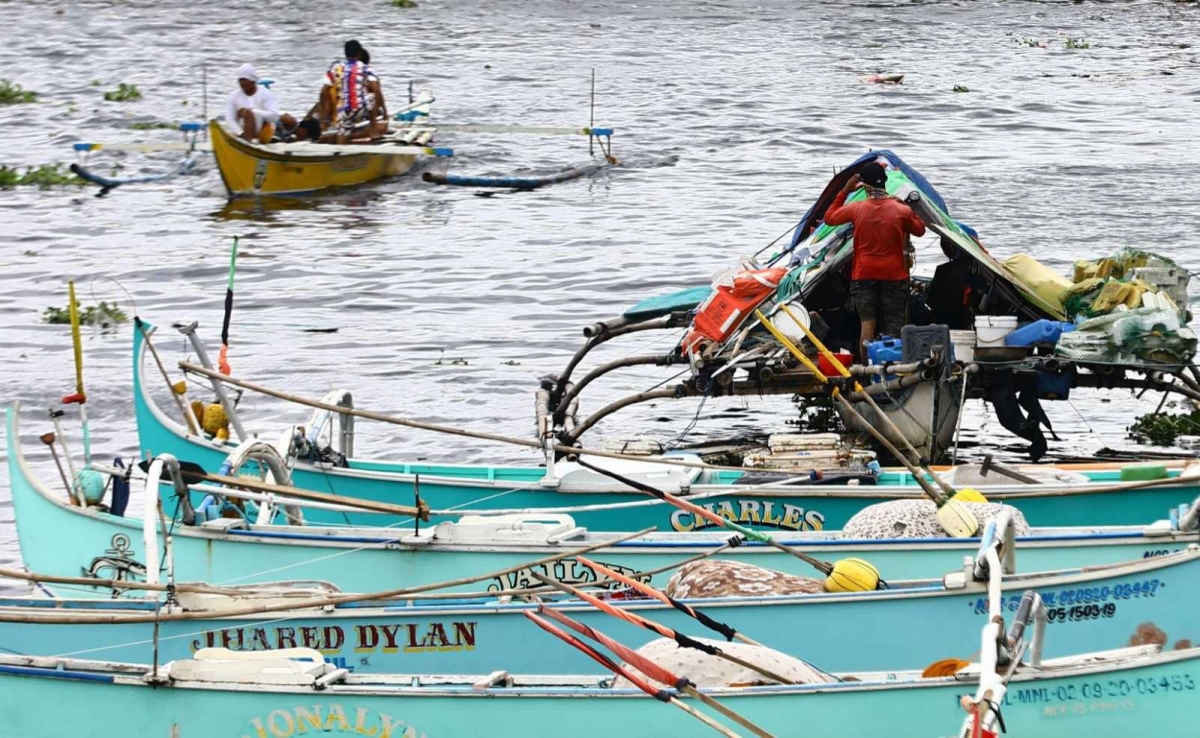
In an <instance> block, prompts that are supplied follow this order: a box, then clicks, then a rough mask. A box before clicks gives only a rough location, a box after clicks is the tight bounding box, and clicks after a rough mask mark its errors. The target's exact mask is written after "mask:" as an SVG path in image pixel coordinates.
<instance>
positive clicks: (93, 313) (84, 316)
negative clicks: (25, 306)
mask: <svg viewBox="0 0 1200 738" xmlns="http://www.w3.org/2000/svg"><path fill="white" fill-rule="evenodd" d="M42 322H43V323H49V324H51V325H70V324H71V312H70V310H68V309H67V308H58V307H48V308H46V309H45V310H44V311H43V312H42ZM79 322H80V323H81V324H83V325H93V326H96V327H98V328H101V329H105V330H109V329H112V328H115V327H116V326H117V325H119V324H121V323H128V322H129V316H128V315H126V314H125V311H124V310H122V309H121V308H119V307H118V306H117V305H115V304H114V303H110V302H105V301H103V300H101V301H100V304H99V305H89V306H87V307H85V308H82V309H81V310H80V311H79Z"/></svg>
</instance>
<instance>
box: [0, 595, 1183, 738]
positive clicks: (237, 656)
mask: <svg viewBox="0 0 1200 738" xmlns="http://www.w3.org/2000/svg"><path fill="white" fill-rule="evenodd" d="M990 607H991V610H992V612H991V613H990V617H989V621H990V622H989V623H988V624H987V625H986V626H985V627H984V628H983V634H982V637H981V639H980V641H977V643H981V644H982V650H981V651H980V653H981V658H980V662H979V663H978V664H967V663H966V662H961V664H960V663H955V664H953V666H952V668H950V669H947V670H946V672H932V673H930V674H929V675H926V673H925V672H920V671H882V670H872V671H866V672H854V673H839V674H832V675H829V674H822V673H821V672H819V671H817V672H815V673H813V672H808V673H809V674H810V676H809V678H808V679H806V680H805V683H799V684H770V683H768V684H767V685H766V686H729V685H728V683H727V682H726V681H725V680H723V679H720V678H714V677H712V676H705V675H701V674H698V673H697V672H696V671H695V669H702V666H697V665H696V664H694V663H693V664H691V665H684V666H683V667H682V668H679V669H678V672H679V673H678V674H676V673H675V670H673V668H672V667H670V666H664V665H663V660H662V659H661V658H657V659H656V658H652V657H649V656H647V655H646V654H647V652H646V651H643V652H642V653H638V652H635V651H633V650H632V649H629V648H627V647H624V646H623V644H621V643H620V641H617V640H614V639H613V638H611V637H609V636H606V635H605V634H604V633H602V632H597V631H596V630H595V629H593V628H589V627H587V626H582V627H581V628H578V629H577V632H580V633H581V634H583V635H584V636H585V637H590V638H593V639H595V640H596V641H597V642H598V643H603V644H604V646H605V647H607V648H608V649H610V650H611V651H612V652H613V653H614V655H616V658H617V659H623V660H624V661H625V663H624V664H620V663H617V662H616V661H614V660H613V659H612V658H610V657H608V656H606V655H604V654H603V653H602V652H601V651H598V650H596V648H592V647H591V646H589V645H587V644H585V643H583V642H582V641H581V640H579V639H578V638H576V637H575V636H572V635H569V634H568V633H566V632H564V631H563V630H561V629H560V628H558V627H557V626H556V625H555V624H554V623H551V622H550V621H548V620H546V619H542V618H541V617H540V616H536V615H532V614H531V615H530V619H532V620H534V623H535V624H537V625H538V626H539V627H541V628H543V629H545V630H547V631H548V632H550V633H551V634H553V635H555V636H556V637H557V638H559V639H560V640H564V641H566V642H567V643H569V644H570V645H571V646H572V647H574V648H576V649H578V650H580V651H584V650H585V649H586V651H587V652H588V654H589V656H590V657H591V658H593V659H594V660H596V661H597V662H599V663H601V664H602V665H603V666H604V667H605V668H607V669H609V670H610V671H611V672H612V674H613V675H617V676H619V677H620V678H619V679H614V678H613V677H612V676H607V675H606V676H598V675H591V676H563V677H554V676H541V677H524V676H514V675H512V674H511V673H510V672H509V671H508V670H497V671H494V672H492V673H489V674H483V673H480V674H479V675H476V676H461V675H441V676H436V675H430V674H428V673H406V674H388V675H382V674H360V673H353V672H351V671H350V670H349V669H346V668H340V667H337V666H335V665H332V664H329V663H327V662H326V661H325V659H324V658H323V655H322V653H321V652H320V651H318V650H315V649H312V648H300V649H288V650H284V651H276V652H266V653H238V652H231V651H229V650H226V649H221V648H213V649H203V650H201V651H199V652H197V653H196V654H195V656H194V657H193V658H181V659H176V660H173V661H170V662H169V663H160V662H159V661H154V662H152V663H140V664H126V663H119V662H111V661H87V660H79V659H73V658H56V657H51V656H44V657H40V656H16V655H8V654H5V655H0V690H3V693H4V694H5V695H6V697H7V699H9V700H10V701H11V702H12V703H13V704H20V705H22V708H23V709H20V710H14V711H12V712H11V714H10V715H9V716H8V717H7V722H8V725H9V730H11V731H13V733H14V734H17V735H21V736H22V737H23V738H51V736H55V737H57V736H60V735H89V736H94V737H95V738H124V736H128V735H172V736H174V735H179V736H188V735H192V734H197V735H204V736H213V737H214V738H217V737H219V738H225V737H228V738H235V737H236V736H257V737H259V738H266V737H267V736H272V737H274V738H283V737H284V736H291V735H299V734H303V733H306V732H309V731H314V732H321V733H322V734H331V735H346V736H350V735H367V736H377V738H384V737H385V736H392V737H393V738H417V737H418V736H429V737H430V738H439V737H449V736H468V735H477V734H479V730H480V726H487V731H488V733H489V735H495V736H513V737H514V738H515V737H517V736H520V738H560V736H562V735H563V726H564V725H570V726H571V728H570V733H571V735H572V736H578V738H592V737H593V736H596V737H597V738H598V737H599V736H610V735H612V733H613V730H614V727H613V726H614V724H616V723H619V726H620V727H619V728H618V729H619V731H620V733H621V735H623V736H631V737H633V738H643V737H644V738H660V737H661V736H667V735H683V734H687V735H700V734H707V733H699V732H698V731H701V730H705V728H702V727H701V726H700V724H699V722H692V721H693V720H695V721H700V722H704V723H705V724H706V725H707V726H708V728H711V729H713V730H715V731H717V732H720V733H721V734H722V735H724V736H727V737H733V738H736V737H737V736H739V735H742V734H744V733H745V732H746V730H752V731H753V733H754V734H755V735H757V736H765V737H766V738H772V737H773V736H776V735H778V736H790V735H795V734H796V724H797V720H798V719H802V720H803V722H804V727H803V731H804V734H805V735H811V736H813V737H814V738H858V737H862V738H867V736H879V735H888V736H896V738H928V736H930V735H949V734H953V735H958V736H961V737H962V738H966V737H967V736H972V735H976V736H978V735H982V734H983V733H982V732H981V730H987V731H988V733H987V734H989V735H990V734H994V731H995V730H996V726H997V723H999V722H1001V721H1002V723H1003V724H1004V725H1005V727H1006V729H1007V730H1008V731H1009V734H1011V735H1019V736H1023V737H1025V738H1058V737H1059V736H1062V735H1064V734H1071V735H1076V734H1086V735H1088V736H1091V737H1092V738H1125V737H1126V736H1130V735H1136V734H1138V733H1140V732H1145V731H1146V730H1147V726H1152V730H1153V734H1154V735H1155V737H1156V738H1190V737H1191V736H1193V735H1194V733H1195V731H1194V720H1193V719H1192V714H1193V712H1194V703H1195V692H1196V685H1197V682H1200V649H1197V648H1185V649H1182V650H1177V651H1163V650H1162V649H1161V647H1160V646H1157V645H1149V646H1137V647H1130V648H1122V649H1118V650H1113V651H1090V652H1078V653H1076V654H1074V655H1072V656H1069V657H1065V658H1059V659H1046V658H1043V649H1044V644H1045V643H1046V638H1045V632H1046V621H1047V607H1046V606H1045V604H1044V603H1043V602H1042V601H1041V599H1040V598H1039V597H1038V595H1037V594H1036V593H1034V592H1032V591H1031V592H1028V593H1027V594H1026V595H1025V597H1023V598H1022V605H1021V607H1020V609H1019V610H1017V611H1016V613H1015V615H1014V617H1013V622H1012V626H1011V628H1010V629H1009V630H1008V632H1007V633H1006V632H1005V618H1004V612H1005V611H1004V610H1003V609H1002V608H1001V607H1000V605H999V604H998V603H997V602H995V601H993V603H992V605H990ZM567 622H568V623H570V622H571V621H569V620H568V621H567ZM575 625H580V624H578V623H575V624H574V625H570V626H569V627H572V628H573V629H575ZM907 625H908V624H907V623H900V622H897V623H895V626H896V627H897V628H902V627H906V626H907ZM529 629H530V630H531V629H532V626H530V628H529ZM1029 633H1032V636H1028V634H1029ZM1056 635H1057V634H1056ZM540 638H541V640H534V638H533V637H532V636H531V637H529V638H526V639H524V643H525V645H527V646H528V647H529V648H530V649H538V648H541V647H545V646H548V645H550V643H551V641H550V640H549V639H547V638H546V637H545V636H541V637H540ZM156 640H157V639H156ZM814 640H817V639H814ZM660 653H661V652H660ZM617 654H619V655H617ZM711 660H715V659H710V661H711ZM693 667H694V668H693ZM707 673H708V672H707V671H706V672H705V674H707ZM939 673H944V674H945V675H938V674H939ZM640 674H648V675H652V676H650V677H649V679H651V680H657V681H647V677H643V676H639V675H640ZM663 682H665V683H663ZM631 683H632V684H633V685H634V686H633V687H630V686H628V685H629V684H631ZM760 683H761V682H760ZM972 693H973V694H972ZM652 697H656V698H657V700H656V699H651V698H652ZM659 701H661V702H664V703H667V704H658V702H659ZM702 704H703V706H704V707H702V706H701V705H702ZM64 705H69V706H70V707H71V709H62V708H63V706H64ZM960 705H961V707H962V708H963V709H965V710H966V711H967V713H968V714H967V716H966V718H963V717H962V712H959V706H960ZM693 706H694V707H693ZM672 708H679V709H672ZM706 708H707V709H706ZM708 710H715V711H717V712H718V713H719V714H720V716H723V717H718V716H717V715H715V714H712V713H710V712H709V711H708ZM683 713H687V715H686V716H685V715H684V714H683ZM97 715H110V716H113V718H112V719H108V720H98V719H97ZM546 716H552V719H551V718H548V717H546ZM959 721H961V722H962V728H961V730H960V731H958V732H955V731H954V730H953V729H952V728H951V727H950V726H952V725H954V724H955V723H957V722H959Z"/></svg>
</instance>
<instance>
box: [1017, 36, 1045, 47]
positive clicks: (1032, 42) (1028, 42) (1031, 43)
mask: <svg viewBox="0 0 1200 738" xmlns="http://www.w3.org/2000/svg"><path fill="white" fill-rule="evenodd" d="M1015 40H1016V42H1017V43H1019V44H1021V45H1022V46H1028V47H1031V48H1034V49H1044V48H1046V42H1045V41H1039V40H1037V39H1036V38H1018V39H1015Z"/></svg>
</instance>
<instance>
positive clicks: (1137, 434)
mask: <svg viewBox="0 0 1200 738" xmlns="http://www.w3.org/2000/svg"><path fill="white" fill-rule="evenodd" d="M1125 430H1126V431H1128V433H1129V437H1130V438H1132V439H1134V440H1136V441H1143V442H1146V443H1152V444H1154V445H1156V446H1173V445H1175V441H1176V439H1178V438H1179V436H1188V435H1196V434H1198V433H1200V410H1193V411H1192V412H1190V413H1187V414H1186V415H1173V414H1171V413H1146V414H1145V415H1142V416H1141V417H1139V418H1138V419H1137V420H1135V421H1133V425H1131V426H1129V427H1128V428H1126V429H1125Z"/></svg>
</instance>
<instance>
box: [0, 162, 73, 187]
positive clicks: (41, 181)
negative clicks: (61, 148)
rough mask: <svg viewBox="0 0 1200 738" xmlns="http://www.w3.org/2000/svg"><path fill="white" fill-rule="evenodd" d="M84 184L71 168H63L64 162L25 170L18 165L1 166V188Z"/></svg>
mask: <svg viewBox="0 0 1200 738" xmlns="http://www.w3.org/2000/svg"><path fill="white" fill-rule="evenodd" d="M83 184H85V183H84V181H83V180H82V179H80V178H79V177H76V176H75V175H74V173H72V172H71V170H69V169H63V165H62V164H43V165H42V166H40V167H29V168H28V169H26V170H25V171H24V172H22V171H21V170H19V169H17V168H16V167H6V166H0V189H9V188H11V187H42V188H46V187H61V186H64V185H77V186H78V185H83Z"/></svg>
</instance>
